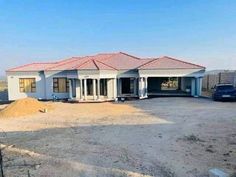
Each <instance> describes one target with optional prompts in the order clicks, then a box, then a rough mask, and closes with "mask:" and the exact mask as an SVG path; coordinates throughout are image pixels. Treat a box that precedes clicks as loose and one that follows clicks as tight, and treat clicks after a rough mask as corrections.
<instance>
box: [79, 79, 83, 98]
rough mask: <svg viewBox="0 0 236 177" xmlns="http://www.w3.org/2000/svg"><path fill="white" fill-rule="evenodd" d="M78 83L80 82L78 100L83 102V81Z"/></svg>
mask: <svg viewBox="0 0 236 177" xmlns="http://www.w3.org/2000/svg"><path fill="white" fill-rule="evenodd" d="M79 82H80V99H81V100H83V79H80V80H79Z"/></svg>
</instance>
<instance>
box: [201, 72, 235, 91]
mask: <svg viewBox="0 0 236 177" xmlns="http://www.w3.org/2000/svg"><path fill="white" fill-rule="evenodd" d="M226 83H227V84H233V85H234V87H236V71H230V72H227V71H226V72H219V73H217V74H207V75H205V76H204V78H203V80H202V89H203V90H206V91H208V90H211V89H212V88H213V87H214V86H215V85H216V84H226Z"/></svg>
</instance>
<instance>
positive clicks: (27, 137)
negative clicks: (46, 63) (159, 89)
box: [0, 98, 236, 177]
mask: <svg viewBox="0 0 236 177" xmlns="http://www.w3.org/2000/svg"><path fill="white" fill-rule="evenodd" d="M51 104H53V105H54V107H55V110H54V111H51V112H48V113H39V114H37V115H34V116H30V117H24V118H7V119H2V120H0V122H1V123H0V129H1V131H2V132H1V133H0V141H1V143H2V144H1V147H2V148H4V150H3V153H4V170H5V174H6V176H28V174H30V176H44V177H47V176H50V177H51V176H70V177H73V176H74V177H77V176H81V177H93V176H98V177H100V176H101V177H103V176H107V177H108V176H109V177H110V176H111V177H126V176H134V177H141V176H147V177H150V176H160V177H171V176H178V177H185V176H186V177H195V176H196V177H205V176H207V174H208V169H209V168H212V167H219V168H223V169H225V170H226V171H228V172H233V171H236V103H227V102H223V103H222V102H212V101H211V100H208V99H200V98H199V99H197V98H155V99H148V100H141V101H139V100H137V101H131V102H126V103H120V104H116V103H114V104H113V103H97V104H69V103H51ZM1 107H2V108H3V107H4V105H3V106H1Z"/></svg>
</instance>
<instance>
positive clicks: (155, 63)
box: [138, 56, 205, 69]
mask: <svg viewBox="0 0 236 177" xmlns="http://www.w3.org/2000/svg"><path fill="white" fill-rule="evenodd" d="M138 69H205V67H203V66H200V65H196V64H193V63H189V62H185V61H182V60H178V59H175V58H172V57H168V56H164V57H161V58H156V59H152V60H149V61H148V62H147V63H144V64H143V65H141V66H139V67H138Z"/></svg>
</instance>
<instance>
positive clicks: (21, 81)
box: [19, 78, 37, 93]
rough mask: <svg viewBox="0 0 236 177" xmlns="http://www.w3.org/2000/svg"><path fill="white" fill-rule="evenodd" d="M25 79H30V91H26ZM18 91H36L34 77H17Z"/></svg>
mask: <svg viewBox="0 0 236 177" xmlns="http://www.w3.org/2000/svg"><path fill="white" fill-rule="evenodd" d="M25 80H29V81H30V91H27V89H26V85H25ZM19 91H20V93H36V92H37V85H36V78H19Z"/></svg>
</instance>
